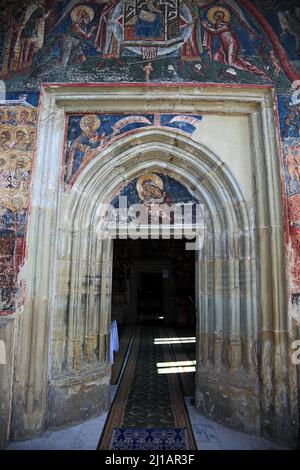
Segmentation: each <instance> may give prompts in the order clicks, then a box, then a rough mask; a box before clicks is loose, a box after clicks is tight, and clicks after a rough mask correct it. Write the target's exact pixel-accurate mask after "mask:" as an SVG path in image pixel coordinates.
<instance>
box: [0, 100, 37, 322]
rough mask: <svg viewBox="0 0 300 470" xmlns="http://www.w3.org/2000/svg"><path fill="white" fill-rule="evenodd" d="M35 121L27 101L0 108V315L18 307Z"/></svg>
mask: <svg viewBox="0 0 300 470" xmlns="http://www.w3.org/2000/svg"><path fill="white" fill-rule="evenodd" d="M36 118H37V112H36V108H34V107H33V106H31V105H30V104H28V103H27V102H26V101H24V100H15V101H13V100H11V101H7V102H6V104H5V105H2V106H0V123H1V126H0V273H1V274H0V313H11V312H12V311H14V310H15V307H16V304H15V296H16V294H17V286H16V281H17V279H16V278H17V273H18V271H19V268H20V266H21V264H22V262H23V259H24V255H25V224H26V216H27V210H28V205H29V184H30V172H31V166H32V154H33V145H34V139H35V127H36Z"/></svg>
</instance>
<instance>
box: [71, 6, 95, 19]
mask: <svg viewBox="0 0 300 470" xmlns="http://www.w3.org/2000/svg"><path fill="white" fill-rule="evenodd" d="M81 12H85V13H86V14H87V15H88V17H89V19H90V21H92V20H93V18H94V16H95V13H94V10H93V9H92V8H91V7H88V6H87V5H78V6H77V7H75V8H73V10H72V12H71V18H72V21H77V20H78V19H79V17H80V13H81Z"/></svg>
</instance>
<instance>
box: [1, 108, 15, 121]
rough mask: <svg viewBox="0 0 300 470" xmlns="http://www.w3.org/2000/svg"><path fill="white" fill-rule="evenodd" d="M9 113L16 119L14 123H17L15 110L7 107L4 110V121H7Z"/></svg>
mask: <svg viewBox="0 0 300 470" xmlns="http://www.w3.org/2000/svg"><path fill="white" fill-rule="evenodd" d="M9 112H11V113H14V114H15V118H16V121H17V108H10V107H7V108H5V109H4V113H5V120H6V121H8V113H9Z"/></svg>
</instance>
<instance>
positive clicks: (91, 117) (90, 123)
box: [79, 114, 101, 131]
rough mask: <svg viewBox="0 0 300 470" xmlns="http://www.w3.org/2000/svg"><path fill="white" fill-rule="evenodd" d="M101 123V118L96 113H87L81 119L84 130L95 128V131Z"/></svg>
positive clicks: (81, 126)
mask: <svg viewBox="0 0 300 470" xmlns="http://www.w3.org/2000/svg"><path fill="white" fill-rule="evenodd" d="M100 124H101V121H100V119H99V118H98V116H97V115H96V114H86V115H85V116H83V117H82V118H81V119H80V123H79V125H80V128H81V130H83V131H86V130H88V129H90V128H92V129H94V130H95V131H96V130H97V129H99V127H100Z"/></svg>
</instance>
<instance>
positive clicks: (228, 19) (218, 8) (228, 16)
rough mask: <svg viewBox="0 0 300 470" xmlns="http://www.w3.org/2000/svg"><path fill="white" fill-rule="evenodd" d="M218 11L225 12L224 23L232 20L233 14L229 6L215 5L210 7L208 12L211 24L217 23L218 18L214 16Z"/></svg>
mask: <svg viewBox="0 0 300 470" xmlns="http://www.w3.org/2000/svg"><path fill="white" fill-rule="evenodd" d="M217 11H221V12H222V13H224V20H223V21H224V23H229V22H230V19H231V15H230V13H229V11H228V10H227V8H224V7H219V6H215V7H212V8H210V9H209V10H208V12H207V19H208V21H209V22H210V23H211V24H216V19H215V18H214V15H215V13H216V12H217Z"/></svg>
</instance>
